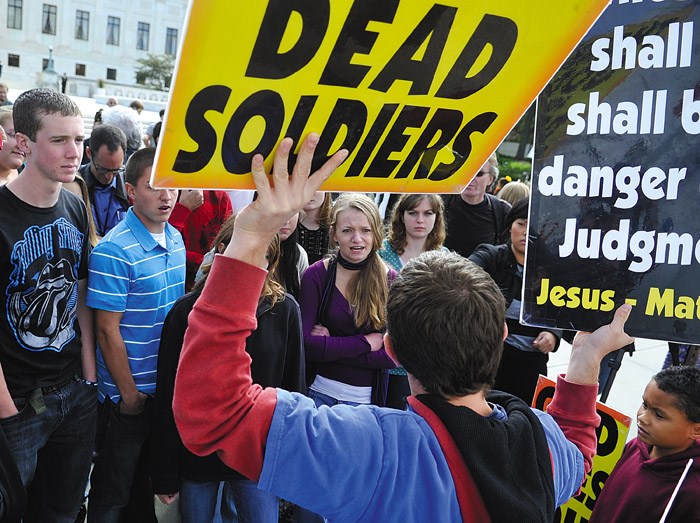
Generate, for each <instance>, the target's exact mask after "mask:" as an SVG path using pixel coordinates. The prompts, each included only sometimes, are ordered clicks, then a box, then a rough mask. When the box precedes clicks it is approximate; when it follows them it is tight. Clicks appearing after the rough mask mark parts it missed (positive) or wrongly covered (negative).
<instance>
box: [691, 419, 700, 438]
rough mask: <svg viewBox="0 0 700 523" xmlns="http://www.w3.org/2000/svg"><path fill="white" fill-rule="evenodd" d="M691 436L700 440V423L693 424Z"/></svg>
mask: <svg viewBox="0 0 700 523" xmlns="http://www.w3.org/2000/svg"><path fill="white" fill-rule="evenodd" d="M690 437H691V438H693V439H695V440H700V423H696V424H695V425H693V428H692V429H691V431H690Z"/></svg>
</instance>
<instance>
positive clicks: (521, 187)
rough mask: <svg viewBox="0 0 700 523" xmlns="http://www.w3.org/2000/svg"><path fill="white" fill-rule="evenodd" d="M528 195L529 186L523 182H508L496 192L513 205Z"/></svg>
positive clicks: (499, 196)
mask: <svg viewBox="0 0 700 523" xmlns="http://www.w3.org/2000/svg"><path fill="white" fill-rule="evenodd" d="M529 197H530V187H528V185H527V184H525V183H523V182H508V183H507V184H506V185H505V187H503V189H501V190H500V191H499V193H498V198H499V199H501V200H503V201H506V202H508V203H509V204H511V205H515V204H516V203H518V201H520V200H522V199H523V198H529Z"/></svg>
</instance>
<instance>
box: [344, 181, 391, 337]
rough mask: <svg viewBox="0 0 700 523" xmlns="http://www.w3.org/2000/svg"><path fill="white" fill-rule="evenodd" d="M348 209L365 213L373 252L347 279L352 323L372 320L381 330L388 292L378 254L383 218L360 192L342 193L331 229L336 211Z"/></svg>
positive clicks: (384, 271)
mask: <svg viewBox="0 0 700 523" xmlns="http://www.w3.org/2000/svg"><path fill="white" fill-rule="evenodd" d="M347 209H356V210H358V211H360V212H361V213H362V214H364V215H365V216H366V217H367V220H368V221H369V226H370V228H371V229H372V252H370V253H369V256H368V258H369V260H368V263H367V265H365V267H363V268H362V269H361V270H359V271H357V272H358V274H357V275H355V276H353V278H352V279H351V280H350V283H349V285H348V302H349V303H350V304H351V306H353V307H354V309H353V317H354V319H355V325H358V326H361V325H365V324H368V323H371V324H372V325H373V326H374V328H375V329H382V328H384V325H385V323H386V311H385V305H386V299H387V295H388V293H389V285H388V283H387V275H386V273H387V268H386V265H384V262H383V261H382V259H381V258H380V257H379V254H377V251H378V250H379V249H380V248H381V246H382V241H383V239H384V230H383V227H382V218H381V216H380V215H379V209H378V208H377V204H375V203H374V201H373V200H372V199H371V198H369V197H367V196H365V195H364V194H360V193H345V194H341V195H340V197H339V198H338V199H337V200H336V202H335V205H334V206H333V210H332V211H331V220H330V221H331V229H332V231H334V230H335V227H336V224H337V222H338V214H340V213H341V212H342V211H345V210H347Z"/></svg>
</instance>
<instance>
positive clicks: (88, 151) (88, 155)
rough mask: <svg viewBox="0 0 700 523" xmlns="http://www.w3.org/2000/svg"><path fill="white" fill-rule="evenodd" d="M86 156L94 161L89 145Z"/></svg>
mask: <svg viewBox="0 0 700 523" xmlns="http://www.w3.org/2000/svg"><path fill="white" fill-rule="evenodd" d="M85 154H87V157H88V158H90V159H91V160H92V149H90V146H89V145H88V146H87V147H86V148H85Z"/></svg>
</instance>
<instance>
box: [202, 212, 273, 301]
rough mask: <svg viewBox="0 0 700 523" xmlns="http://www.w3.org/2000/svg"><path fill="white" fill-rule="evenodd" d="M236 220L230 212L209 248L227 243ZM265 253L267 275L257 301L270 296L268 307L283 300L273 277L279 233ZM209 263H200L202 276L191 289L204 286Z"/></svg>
mask: <svg viewBox="0 0 700 523" xmlns="http://www.w3.org/2000/svg"><path fill="white" fill-rule="evenodd" d="M235 221H236V215H235V214H232V215H231V216H229V217H228V219H227V220H226V221H225V222H224V223H223V224H222V225H221V228H220V229H219V233H218V234H217V235H216V238H214V240H213V241H212V242H211V248H212V249H214V250H215V252H218V251H219V244H221V243H223V244H224V245H228V244H229V243H230V241H231V238H232V237H233V228H234V224H235ZM267 255H268V257H269V261H268V266H267V275H266V276H265V281H264V282H263V287H262V290H261V291H260V299H259V300H258V303H262V302H263V300H265V298H268V297H269V298H270V307H274V306H275V304H276V303H277V302H278V301H282V300H284V287H282V285H280V284H279V282H277V281H276V280H275V278H274V274H275V269H276V268H277V264H278V263H279V261H280V237H279V234H275V236H274V237H273V238H272V240H271V241H270V245H269V246H268V247H267ZM211 266H212V264H211V263H207V264H204V265H202V278H201V279H199V280H197V282H196V283H195V284H194V287H193V288H192V291H199V290H200V289H203V288H204V284H205V283H206V281H207V278H208V277H209V271H211Z"/></svg>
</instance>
